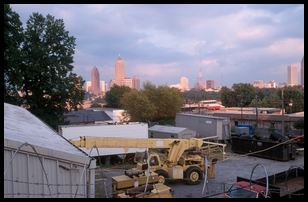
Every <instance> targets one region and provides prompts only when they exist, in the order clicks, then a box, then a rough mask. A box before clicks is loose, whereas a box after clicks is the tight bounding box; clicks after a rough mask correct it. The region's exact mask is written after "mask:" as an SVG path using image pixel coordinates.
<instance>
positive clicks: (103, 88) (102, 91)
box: [99, 81, 106, 95]
mask: <svg viewBox="0 0 308 202" xmlns="http://www.w3.org/2000/svg"><path fill="white" fill-rule="evenodd" d="M99 84H100V88H101V93H102V95H105V93H106V82H105V81H100V82H99Z"/></svg>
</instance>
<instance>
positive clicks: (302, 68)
mask: <svg viewBox="0 0 308 202" xmlns="http://www.w3.org/2000/svg"><path fill="white" fill-rule="evenodd" d="M301 85H302V86H304V56H303V59H302V62H301Z"/></svg>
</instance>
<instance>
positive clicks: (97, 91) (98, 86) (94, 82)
mask: <svg viewBox="0 0 308 202" xmlns="http://www.w3.org/2000/svg"><path fill="white" fill-rule="evenodd" d="M83 88H84V90H85V91H86V92H88V93H91V94H92V95H94V96H101V95H105V93H106V82H105V81H102V80H100V77H99V72H98V69H97V67H96V66H94V67H93V68H92V70H91V81H86V82H85V83H84V86H83Z"/></svg>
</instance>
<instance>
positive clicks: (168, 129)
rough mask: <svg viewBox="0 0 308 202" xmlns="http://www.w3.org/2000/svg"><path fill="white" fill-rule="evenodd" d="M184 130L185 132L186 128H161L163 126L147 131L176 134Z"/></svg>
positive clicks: (153, 127)
mask: <svg viewBox="0 0 308 202" xmlns="http://www.w3.org/2000/svg"><path fill="white" fill-rule="evenodd" d="M184 130H187V128H182V127H174V126H163V125H155V126H152V127H151V128H149V131H159V132H163V133H176V134H177V133H180V132H182V131H184Z"/></svg>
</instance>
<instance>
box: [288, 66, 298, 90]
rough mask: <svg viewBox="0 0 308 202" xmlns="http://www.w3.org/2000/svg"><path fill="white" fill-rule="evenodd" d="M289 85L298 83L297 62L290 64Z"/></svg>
mask: <svg viewBox="0 0 308 202" xmlns="http://www.w3.org/2000/svg"><path fill="white" fill-rule="evenodd" d="M288 85H289V86H294V85H297V65H296V64H291V65H288Z"/></svg>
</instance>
